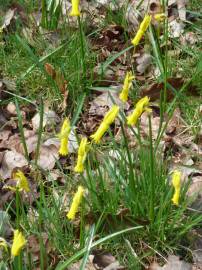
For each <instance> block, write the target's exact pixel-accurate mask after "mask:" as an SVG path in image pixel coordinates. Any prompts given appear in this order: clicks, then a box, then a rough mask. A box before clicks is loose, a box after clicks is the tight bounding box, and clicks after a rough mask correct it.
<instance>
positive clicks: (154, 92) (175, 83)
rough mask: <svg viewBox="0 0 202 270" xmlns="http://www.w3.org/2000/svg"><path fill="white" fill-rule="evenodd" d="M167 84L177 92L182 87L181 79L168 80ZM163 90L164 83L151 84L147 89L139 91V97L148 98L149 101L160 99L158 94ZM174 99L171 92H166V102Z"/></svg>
mask: <svg viewBox="0 0 202 270" xmlns="http://www.w3.org/2000/svg"><path fill="white" fill-rule="evenodd" d="M168 83H169V84H171V85H172V87H174V88H175V89H176V90H179V89H180V88H181V87H182V86H183V80H182V78H169V79H168ZM163 89H164V83H153V84H152V85H150V86H149V87H148V88H146V89H145V88H144V89H142V91H141V96H149V97H150V100H151V101H155V100H157V99H160V94H161V92H162V91H163ZM173 97H174V94H173V92H172V91H171V90H170V89H168V90H167V100H168V101H169V100H171V99H172V98H173Z"/></svg>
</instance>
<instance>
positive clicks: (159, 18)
mask: <svg viewBox="0 0 202 270" xmlns="http://www.w3.org/2000/svg"><path fill="white" fill-rule="evenodd" d="M165 18H166V15H165V13H158V14H156V15H154V19H155V20H156V21H158V22H162V21H164V20H165Z"/></svg>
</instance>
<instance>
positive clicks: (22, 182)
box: [13, 170, 30, 192]
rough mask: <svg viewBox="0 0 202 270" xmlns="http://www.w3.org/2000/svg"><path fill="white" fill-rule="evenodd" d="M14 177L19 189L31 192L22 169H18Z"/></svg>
mask: <svg viewBox="0 0 202 270" xmlns="http://www.w3.org/2000/svg"><path fill="white" fill-rule="evenodd" d="M13 178H14V179H15V180H16V181H17V185H16V187H17V188H18V189H19V191H25V192H30V188H29V183H28V180H27V177H26V176H25V175H24V173H23V172H22V171H20V170H17V172H16V173H14V175H13Z"/></svg>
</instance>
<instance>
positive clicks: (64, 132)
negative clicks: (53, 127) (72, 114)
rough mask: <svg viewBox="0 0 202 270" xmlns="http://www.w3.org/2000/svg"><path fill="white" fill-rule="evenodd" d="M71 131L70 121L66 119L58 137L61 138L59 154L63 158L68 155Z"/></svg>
mask: <svg viewBox="0 0 202 270" xmlns="http://www.w3.org/2000/svg"><path fill="white" fill-rule="evenodd" d="M70 131H71V127H70V121H69V119H65V120H64V122H63V124H62V128H61V131H60V134H59V135H58V137H59V138H60V149H59V154H60V155H61V156H66V155H67V154H68V137H69V134H70Z"/></svg>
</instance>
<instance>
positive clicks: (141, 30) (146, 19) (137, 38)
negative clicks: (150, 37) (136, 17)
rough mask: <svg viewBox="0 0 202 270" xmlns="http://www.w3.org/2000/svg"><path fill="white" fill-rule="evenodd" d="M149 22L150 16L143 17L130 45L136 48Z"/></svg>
mask: <svg viewBox="0 0 202 270" xmlns="http://www.w3.org/2000/svg"><path fill="white" fill-rule="evenodd" d="M150 22H151V15H148V14H147V15H145V17H144V19H143V21H142V22H141V24H140V27H139V30H138V31H137V34H136V35H135V37H134V39H133V40H132V44H133V45H134V46H137V45H138V44H139V42H140V40H141V38H142V36H143V35H144V33H145V32H146V30H147V28H148V27H149V24H150Z"/></svg>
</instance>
